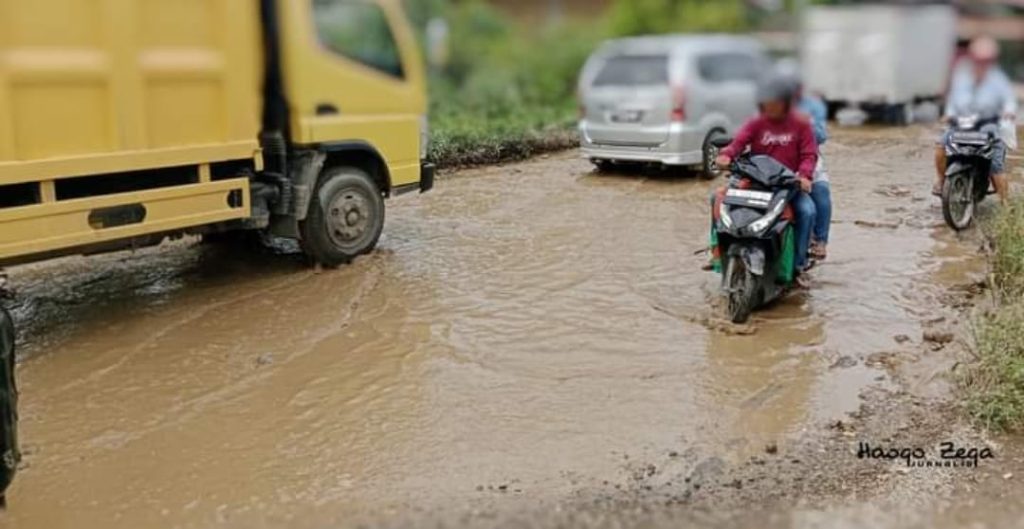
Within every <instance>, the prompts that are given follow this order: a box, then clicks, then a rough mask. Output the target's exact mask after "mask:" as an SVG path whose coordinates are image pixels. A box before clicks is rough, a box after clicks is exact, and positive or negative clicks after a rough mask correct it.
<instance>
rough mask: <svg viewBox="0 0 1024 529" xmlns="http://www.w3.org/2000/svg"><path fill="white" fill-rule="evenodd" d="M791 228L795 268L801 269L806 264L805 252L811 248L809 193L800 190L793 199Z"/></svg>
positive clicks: (812, 208) (811, 201) (812, 223)
mask: <svg viewBox="0 0 1024 529" xmlns="http://www.w3.org/2000/svg"><path fill="white" fill-rule="evenodd" d="M793 213H794V214H795V215H796V219H795V220H794V221H793V229H794V231H795V232H796V233H795V235H796V269H797V270H803V269H804V267H806V266H807V252H808V251H809V250H810V249H811V230H812V229H813V228H814V217H815V213H816V210H815V209H814V200H811V195H809V194H807V193H804V192H803V191H800V192H798V193H797V194H796V198H794V199H793Z"/></svg>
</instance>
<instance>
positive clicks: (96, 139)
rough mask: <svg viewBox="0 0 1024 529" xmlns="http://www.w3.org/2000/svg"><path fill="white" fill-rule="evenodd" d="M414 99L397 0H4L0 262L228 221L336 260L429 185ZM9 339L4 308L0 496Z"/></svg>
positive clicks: (7, 455) (107, 246) (0, 288)
mask: <svg viewBox="0 0 1024 529" xmlns="http://www.w3.org/2000/svg"><path fill="white" fill-rule="evenodd" d="M426 106H427V105H426V89H425V75H424V71H423V66H422V62H421V58H420V52H419V49H418V46H417V41H416V39H415V36H414V34H413V31H412V30H411V29H410V27H409V24H408V23H407V21H406V20H405V17H404V14H403V12H402V8H401V5H400V3H399V0H0V267H2V266H5V265H11V264H16V263H23V262H28V261H36V260H41V259H46V258H51V257H57V256H62V255H72V254H89V253H95V252H103V251H112V250H118V249H124V248H129V247H139V246H145V245H152V244H158V243H160V242H161V241H162V240H164V239H165V238H166V237H168V236H172V235H179V234H201V235H216V234H221V233H226V232H231V231H238V230H259V231H260V232H262V233H264V234H268V235H274V236H280V237H290V238H293V239H297V240H299V241H300V243H301V245H302V248H303V249H304V251H305V252H306V253H307V254H308V255H309V256H310V258H311V259H312V260H313V261H315V262H317V263H320V264H322V265H325V266H336V265H339V264H341V263H345V262H347V261H349V260H351V259H352V258H354V257H356V256H358V255H360V254H363V253H366V252H369V251H370V250H372V249H373V248H374V246H375V245H376V244H377V240H378V238H379V237H380V234H381V230H382V229H383V226H384V199H385V198H387V197H392V196H396V195H399V194H402V193H405V192H409V191H420V192H424V191H428V190H429V189H430V188H431V187H432V186H433V182H434V171H433V167H432V166H431V165H430V164H428V163H425V162H424V161H423V159H424V156H425V150H426V138H427V122H426ZM3 281H4V278H3V277H2V274H0V295H2V294H3V293H4V286H5V285H4V284H3V283H2V282H3ZM13 348H14V328H13V325H12V324H11V320H10V318H9V315H8V314H7V313H6V311H3V310H2V309H0V505H2V504H3V490H4V489H5V488H6V486H7V484H8V483H10V481H11V479H12V478H13V476H14V472H15V469H16V467H17V461H18V459H19V457H18V449H17V440H16V422H17V421H16V417H17V415H16V402H17V392H16V391H15V389H14V352H13Z"/></svg>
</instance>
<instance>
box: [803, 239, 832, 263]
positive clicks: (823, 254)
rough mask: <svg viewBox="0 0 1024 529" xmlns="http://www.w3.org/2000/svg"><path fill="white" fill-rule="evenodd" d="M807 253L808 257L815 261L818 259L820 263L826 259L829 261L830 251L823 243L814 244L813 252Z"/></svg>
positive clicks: (812, 246)
mask: <svg viewBox="0 0 1024 529" xmlns="http://www.w3.org/2000/svg"><path fill="white" fill-rule="evenodd" d="M807 253H808V255H810V256H811V257H813V258H814V259H817V260H818V261H824V260H825V259H828V250H827V249H826V247H825V245H824V244H821V243H817V242H816V243H814V244H812V245H811V250H810V251H809V252H807Z"/></svg>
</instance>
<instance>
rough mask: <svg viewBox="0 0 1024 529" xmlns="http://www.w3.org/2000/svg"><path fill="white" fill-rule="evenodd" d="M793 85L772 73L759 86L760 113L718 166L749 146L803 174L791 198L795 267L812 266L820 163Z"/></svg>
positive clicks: (740, 131)
mask: <svg viewBox="0 0 1024 529" xmlns="http://www.w3.org/2000/svg"><path fill="white" fill-rule="evenodd" d="M793 97H794V93H793V85H792V83H790V82H788V81H787V80H786V79H784V78H782V77H779V76H778V75H772V76H771V77H769V78H768V79H766V80H765V81H764V82H762V83H761V85H760V86H759V87H758V93H757V101H758V105H759V107H760V114H759V115H757V116H755V117H754V118H751V119H750V120H749V121H747V123H745V124H744V125H743V126H742V127H740V129H739V131H738V132H737V133H736V137H735V139H734V140H733V141H732V143H731V144H730V145H729V146H728V147H726V148H724V149H722V152H721V154H720V155H719V157H718V159H717V163H718V166H719V167H728V166H729V164H731V163H732V160H733V159H734V158H735V157H736V156H739V155H740V154H742V153H744V152H746V151H747V150H748V149H749V151H750V152H751V153H752V154H765V155H768V156H771V157H772V158H775V159H776V160H777V161H778V162H779V163H781V164H782V165H784V166H786V167H787V168H789V169H790V170H792V171H793V172H795V173H796V174H797V175H798V176H799V177H800V192H799V193H797V196H796V198H794V199H793V201H792V206H793V210H794V213H795V216H796V219H795V226H794V227H795V232H796V233H795V235H796V263H795V264H796V269H797V270H798V271H800V272H802V271H805V270H807V269H808V268H810V266H809V264H810V263H809V260H808V258H807V256H808V250H809V247H810V241H811V229H812V227H813V226H814V217H815V208H814V201H813V200H811V196H810V192H811V188H812V182H813V179H814V169H815V167H816V166H817V163H818V144H817V142H816V141H815V139H814V130H813V129H812V127H811V123H810V122H809V120H808V119H807V118H805V117H804V116H802V115H800V114H799V113H798V112H796V110H795V109H794V108H793Z"/></svg>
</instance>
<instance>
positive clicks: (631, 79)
mask: <svg viewBox="0 0 1024 529" xmlns="http://www.w3.org/2000/svg"><path fill="white" fill-rule="evenodd" d="M593 84H594V86H651V85H667V84H668V56H666V55H619V56H615V57H609V58H608V59H606V60H605V63H604V66H602V67H601V71H600V72H599V73H598V74H597V77H596V78H594V83H593Z"/></svg>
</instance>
